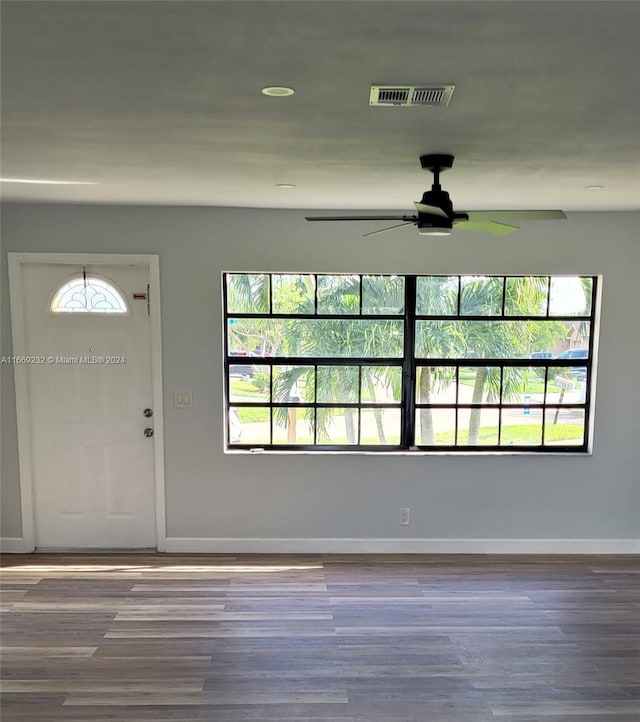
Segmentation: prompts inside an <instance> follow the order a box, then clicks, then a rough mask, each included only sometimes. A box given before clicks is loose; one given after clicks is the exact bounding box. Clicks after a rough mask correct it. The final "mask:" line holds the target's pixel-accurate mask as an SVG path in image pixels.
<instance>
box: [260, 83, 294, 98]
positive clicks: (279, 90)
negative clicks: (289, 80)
mask: <svg viewBox="0 0 640 722" xmlns="http://www.w3.org/2000/svg"><path fill="white" fill-rule="evenodd" d="M260 92H261V93H262V94H263V95H271V96H273V97H274V98H284V97H286V96H287V95H293V94H294V93H295V92H296V91H295V90H294V89H293V88H287V87H285V86H284V85H272V86H269V87H268V88H262V90H261V91H260Z"/></svg>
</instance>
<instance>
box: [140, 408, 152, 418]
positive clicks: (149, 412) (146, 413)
mask: <svg viewBox="0 0 640 722" xmlns="http://www.w3.org/2000/svg"><path fill="white" fill-rule="evenodd" d="M142 415H143V416H144V417H145V418H146V419H150V418H151V417H152V416H153V411H152V410H151V409H145V410H144V411H143V412H142Z"/></svg>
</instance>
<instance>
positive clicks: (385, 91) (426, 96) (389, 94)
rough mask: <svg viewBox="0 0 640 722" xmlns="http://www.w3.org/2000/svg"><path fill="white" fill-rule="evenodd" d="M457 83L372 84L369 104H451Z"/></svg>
mask: <svg viewBox="0 0 640 722" xmlns="http://www.w3.org/2000/svg"><path fill="white" fill-rule="evenodd" d="M454 89H455V85H430V86H425V85H372V86H371V93H370V95H369V105H396V106H403V105H442V106H447V105H449V101H450V100H451V96H452V95H453V91H454Z"/></svg>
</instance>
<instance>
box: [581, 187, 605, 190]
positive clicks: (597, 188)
mask: <svg viewBox="0 0 640 722" xmlns="http://www.w3.org/2000/svg"><path fill="white" fill-rule="evenodd" d="M585 188H586V189H587V190H588V191H601V190H603V189H604V186H585Z"/></svg>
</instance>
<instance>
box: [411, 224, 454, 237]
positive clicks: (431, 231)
mask: <svg viewBox="0 0 640 722" xmlns="http://www.w3.org/2000/svg"><path fill="white" fill-rule="evenodd" d="M418 233H419V234H420V235H421V236H450V235H451V228H441V227H438V226H423V227H422V228H420V227H418Z"/></svg>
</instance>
